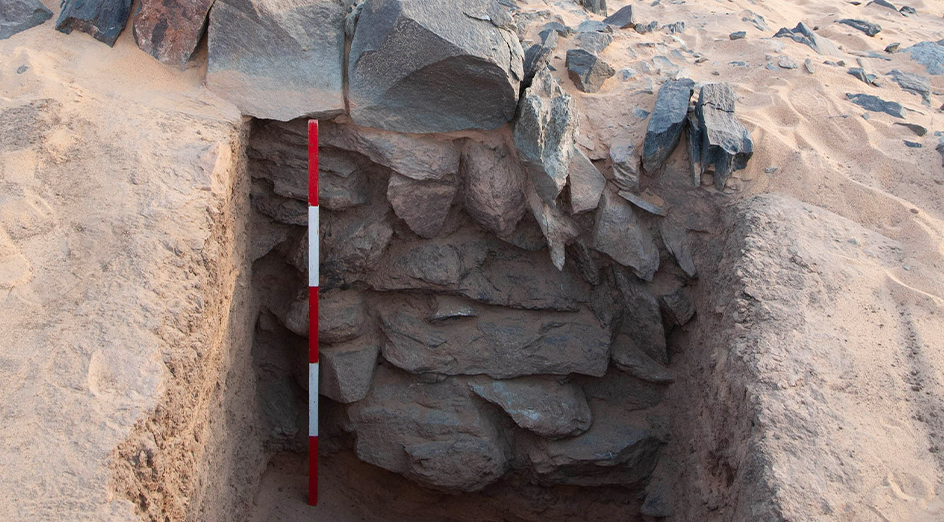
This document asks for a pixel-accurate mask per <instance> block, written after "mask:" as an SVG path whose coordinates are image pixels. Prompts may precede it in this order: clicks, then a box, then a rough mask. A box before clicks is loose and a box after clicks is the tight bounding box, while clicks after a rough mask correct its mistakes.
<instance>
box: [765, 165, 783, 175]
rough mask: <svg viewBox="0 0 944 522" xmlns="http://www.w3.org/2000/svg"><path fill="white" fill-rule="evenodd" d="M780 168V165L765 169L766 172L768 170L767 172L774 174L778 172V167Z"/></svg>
mask: <svg viewBox="0 0 944 522" xmlns="http://www.w3.org/2000/svg"><path fill="white" fill-rule="evenodd" d="M779 168H780V167H767V168H766V169H764V172H766V173H767V174H773V173H774V172H777V169H779Z"/></svg>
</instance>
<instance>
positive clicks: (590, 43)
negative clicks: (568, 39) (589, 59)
mask: <svg viewBox="0 0 944 522" xmlns="http://www.w3.org/2000/svg"><path fill="white" fill-rule="evenodd" d="M576 40H577V47H579V48H580V49H583V50H584V51H587V52H589V53H591V54H600V53H602V52H603V51H604V50H606V48H607V47H609V46H610V44H611V43H613V35H612V34H610V33H601V32H596V31H594V32H588V33H580V34H578V35H577V38H576Z"/></svg>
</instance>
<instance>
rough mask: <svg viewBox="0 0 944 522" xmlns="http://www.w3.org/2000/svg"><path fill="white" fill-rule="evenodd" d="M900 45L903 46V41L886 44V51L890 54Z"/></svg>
mask: <svg viewBox="0 0 944 522" xmlns="http://www.w3.org/2000/svg"><path fill="white" fill-rule="evenodd" d="M899 47H901V42H894V43H890V44H888V45H886V46H885V52H886V53H889V54H891V53H896V52H898V48H899Z"/></svg>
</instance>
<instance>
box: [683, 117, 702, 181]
mask: <svg viewBox="0 0 944 522" xmlns="http://www.w3.org/2000/svg"><path fill="white" fill-rule="evenodd" d="M701 140H702V136H701V129H699V128H698V118H697V117H696V116H695V113H694V112H689V113H688V115H687V116H686V117H685V144H686V145H687V147H688V170H689V174H690V175H691V177H692V185H694V186H696V187H700V186H701V172H702V169H701Z"/></svg>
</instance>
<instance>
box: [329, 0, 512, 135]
mask: <svg viewBox="0 0 944 522" xmlns="http://www.w3.org/2000/svg"><path fill="white" fill-rule="evenodd" d="M512 27H513V23H512V19H511V16H510V15H509V14H508V12H507V10H506V8H505V7H503V6H501V5H500V4H498V3H497V2H493V1H490V0H366V1H365V2H364V6H363V8H362V9H361V11H360V14H359V15H358V17H357V24H356V27H355V32H354V37H353V39H352V40H351V47H350V53H349V56H348V84H349V94H348V97H349V105H350V111H351V118H352V119H353V120H354V122H355V123H357V124H358V125H364V126H367V127H374V128H378V129H385V130H392V131H397V132H406V133H436V132H450V131H458V130H464V129H495V128H497V127H500V126H502V125H504V124H505V123H507V122H508V121H509V120H511V118H512V117H514V114H515V107H516V104H517V101H518V90H519V83H520V81H521V79H522V78H523V77H524V72H523V68H522V67H523V65H522V59H523V55H524V52H523V51H522V49H521V45H520V43H519V42H518V37H517V35H516V34H515V33H514V32H513V30H512ZM443 78H448V81H443Z"/></svg>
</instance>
